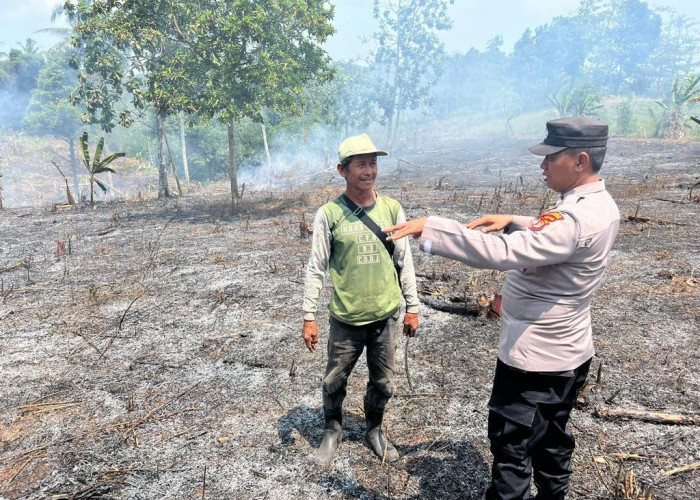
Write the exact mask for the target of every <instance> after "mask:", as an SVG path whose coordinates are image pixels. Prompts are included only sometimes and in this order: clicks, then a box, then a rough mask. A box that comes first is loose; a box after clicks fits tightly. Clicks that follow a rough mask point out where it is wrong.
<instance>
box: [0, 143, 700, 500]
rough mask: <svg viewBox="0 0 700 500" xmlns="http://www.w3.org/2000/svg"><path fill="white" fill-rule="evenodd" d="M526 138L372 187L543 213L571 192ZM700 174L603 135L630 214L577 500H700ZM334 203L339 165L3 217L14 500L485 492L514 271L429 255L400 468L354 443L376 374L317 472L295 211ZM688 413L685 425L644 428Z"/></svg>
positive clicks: (451, 204) (393, 413)
mask: <svg viewBox="0 0 700 500" xmlns="http://www.w3.org/2000/svg"><path fill="white" fill-rule="evenodd" d="M532 143H533V140H527V141H525V140H522V141H511V142H508V143H506V142H488V141H478V142H477V141H474V142H457V141H454V142H447V141H443V142H442V143H441V146H440V147H439V148H423V149H422V150H421V149H419V148H416V150H414V151H413V152H411V153H405V154H404V155H402V156H401V158H396V157H394V158H392V157H390V158H388V159H384V160H381V161H380V176H379V180H378V183H377V187H378V189H379V190H381V191H382V192H384V193H385V194H387V195H389V196H392V197H394V198H397V199H399V200H400V201H401V202H402V203H403V206H404V208H405V211H406V213H407V216H408V217H409V218H414V217H422V216H425V215H428V214H431V215H442V216H448V217H452V218H455V219H458V220H462V221H464V222H467V221H468V220H471V219H473V218H475V217H476V216H477V215H480V214H482V213H489V212H509V213H521V214H537V213H538V212H539V210H540V209H541V208H542V207H545V206H547V205H548V204H549V203H551V202H552V201H553V200H554V198H555V197H554V194H553V193H551V192H548V191H547V190H546V188H545V187H544V186H543V184H542V183H541V182H540V180H539V169H538V167H537V165H538V163H537V157H534V156H533V155H531V154H529V153H528V152H527V146H528V145H530V144H532ZM699 167H700V145H698V143H693V142H666V141H645V140H612V141H611V145H610V148H609V153H608V158H607V160H606V165H605V166H604V167H603V171H602V172H601V173H602V176H603V177H604V178H605V180H606V184H607V186H608V189H609V190H610V191H611V193H612V194H613V196H614V197H615V199H616V200H617V202H618V204H619V206H620V210H621V212H622V214H623V222H622V224H621V230H620V234H619V237H618V239H617V242H616V245H615V247H614V250H613V256H612V261H611V265H610V267H609V268H608V271H607V274H606V276H605V278H604V281H603V284H602V285H601V287H600V289H599V290H598V292H597V296H596V299H595V300H594V303H593V310H592V314H593V327H594V334H595V341H596V348H597V356H596V358H595V360H594V362H593V366H592V370H591V375H590V380H589V384H588V386H587V387H586V389H585V390H584V394H582V396H581V398H580V401H579V405H578V408H577V409H576V410H575V411H574V412H573V414H572V420H571V424H572V426H573V430H574V432H575V434H576V436H577V451H576V453H575V456H574V475H573V478H572V485H571V493H570V495H569V498H571V499H574V500H576V499H610V498H619V499H642V498H657V499H676V500H687V499H691V498H697V491H698V490H700V470H699V469H698V462H699V461H700V425H698V423H700V385H699V384H700V375H699V374H698V370H697V364H698V354H699V352H700V349H699V347H700V338H699V337H698V331H699V327H700V324H699V323H700V321H699V319H700V313H699V312H698V311H700V276H698V274H699V273H700V253H699V252H698V248H699V247H700V238H699V237H698V235H699V234H700V220H699V216H700V203H698V201H699V198H698V195H699V194H700V186H698V185H697V183H698V182H699V181H700V173H699V172H700V169H699ZM693 186H695V187H694V188H693ZM341 190H342V185H341V183H340V178H339V177H338V176H337V175H333V171H332V170H331V169H328V168H326V169H322V170H321V169H319V171H318V173H317V174H315V175H314V176H313V177H312V178H311V179H310V180H309V179H305V182H304V183H298V184H295V185H294V186H293V187H289V188H280V189H277V190H255V186H254V185H253V186H252V187H249V188H248V189H247V190H246V192H245V194H244V199H243V206H242V211H241V213H240V214H239V215H233V216H232V215H228V214H227V208H226V206H227V205H226V200H227V195H226V192H225V190H224V188H222V189H221V190H220V191H208V192H199V193H194V194H190V195H187V196H184V197H181V198H172V199H168V200H165V201H155V200H151V201H129V200H125V201H111V202H104V203H101V204H99V205H98V207H97V208H96V209H95V210H93V209H91V208H89V207H81V208H72V209H65V208H63V207H60V206H59V207H55V206H50V205H44V206H41V207H27V208H12V207H10V208H6V209H5V210H3V211H0V291H1V296H0V498H4V499H88V498H90V499H185V498H187V499H195V498H206V499H237V498H240V499H244V498H245V499H248V498H256V499H262V498H268V499H296V498H307V499H322V498H337V499H350V498H361V499H379V498H382V499H384V498H393V499H417V498H426V499H455V498H464V499H477V498H479V497H480V495H481V493H482V491H483V489H484V488H485V486H486V484H487V482H488V478H489V468H490V460H491V459H490V455H489V451H488V441H487V439H486V415H487V408H486V402H487V400H488V395H489V391H490V385H491V380H492V376H493V371H494V368H495V363H496V353H497V345H498V331H499V322H498V319H494V318H492V317H490V316H489V315H488V314H487V313H486V311H485V310H483V311H482V310H480V308H479V305H478V299H479V297H480V296H484V297H486V298H487V299H488V298H490V297H492V295H493V294H494V293H496V292H497V291H498V289H499V287H500V284H501V283H502V280H503V275H502V274H501V273H495V272H491V271H479V270H473V269H470V268H468V267H466V266H463V265H461V264H458V263H455V262H451V261H447V260H444V259H440V258H438V257H432V256H427V255H425V254H423V253H421V252H420V251H418V250H417V245H416V243H415V242H412V243H411V244H412V245H413V250H414V259H415V262H416V272H417V274H418V287H419V290H420V292H421V299H422V305H421V310H420V317H421V322H422V325H421V328H420V332H419V336H418V337H417V338H415V339H412V340H411V341H410V343H408V344H405V343H404V342H402V343H401V344H400V345H399V352H398V355H397V375H396V395H395V397H394V398H393V399H392V401H391V403H390V407H389V410H388V415H387V418H386V421H385V424H386V431H387V432H388V434H389V435H390V436H391V438H392V439H393V441H394V443H395V444H396V446H397V448H398V449H399V451H400V452H401V454H402V458H401V459H400V460H399V461H398V462H397V463H395V464H391V465H388V464H384V465H382V464H380V463H379V461H378V460H376V459H375V458H374V456H373V455H372V454H371V452H370V451H369V450H368V449H367V448H366V447H365V446H364V445H363V443H362V432H363V425H364V416H363V413H362V396H363V392H364V384H365V382H366V368H365V367H364V366H363V360H361V361H360V363H358V366H357V368H356V370H355V372H354V373H353V375H352V376H351V378H350V383H349V390H348V398H347V399H346V405H345V428H344V433H343V444H342V446H341V448H340V450H339V452H338V455H337V458H336V459H335V461H334V463H333V465H332V466H331V467H330V468H328V469H321V468H318V467H317V466H315V465H314V463H313V461H312V459H311V455H312V452H313V450H314V448H315V447H316V446H318V444H319V443H320V440H321V435H322V420H323V417H322V410H321V394H320V383H321V378H322V374H323V371H324V367H325V361H326V359H325V357H326V355H325V349H324V347H325V341H326V339H327V331H328V324H327V313H326V312H325V308H324V309H323V311H324V312H323V313H322V314H321V315H320V318H319V329H320V341H321V346H320V349H319V350H318V351H317V352H316V353H315V354H311V353H309V352H307V351H306V349H305V348H304V345H303V342H302V341H301V338H300V333H301V321H302V316H301V311H300V308H301V298H302V288H303V277H304V267H305V265H306V261H307V258H308V252H309V248H310V240H309V239H308V237H306V238H305V237H303V236H305V234H304V232H303V231H302V230H300V221H302V220H305V221H307V222H309V223H310V222H311V220H312V219H313V214H314V213H315V211H316V209H317V208H318V207H319V206H320V205H321V204H322V203H325V202H326V201H327V200H329V199H330V198H332V197H334V196H335V195H336V194H338V193H340V192H341ZM329 286H330V280H327V283H326V286H325V288H324V292H323V295H322V303H323V304H324V305H325V304H327V300H328V296H329V291H330V289H329ZM363 358H364V356H363ZM409 376H410V381H411V382H412V390H411V388H410V387H409V382H408V380H409ZM606 409H607V410H638V411H639V412H640V413H639V414H638V415H632V417H631V418H620V417H616V416H614V415H612V416H604V413H605V411H606ZM653 412H655V413H653ZM656 413H661V414H662V415H661V416H659V415H657V414H656ZM664 415H665V416H664ZM672 417H676V419H683V420H684V421H683V422H682V423H680V424H669V423H660V422H652V421H649V420H653V419H656V420H659V419H662V420H663V419H664V418H667V419H670V418H672ZM693 424H695V425H693ZM649 495H651V496H649Z"/></svg>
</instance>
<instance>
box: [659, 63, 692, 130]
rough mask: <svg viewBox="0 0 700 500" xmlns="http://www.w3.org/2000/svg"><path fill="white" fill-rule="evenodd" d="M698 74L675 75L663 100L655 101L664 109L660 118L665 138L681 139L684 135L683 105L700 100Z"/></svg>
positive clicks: (684, 117)
mask: <svg viewBox="0 0 700 500" xmlns="http://www.w3.org/2000/svg"><path fill="white" fill-rule="evenodd" d="M699 83H700V76H694V75H693V74H688V75H686V76H685V77H680V76H678V77H676V78H675V79H674V80H673V83H672V84H671V89H670V90H669V92H668V93H667V94H666V96H665V97H664V100H663V101H656V103H657V104H658V105H659V106H661V107H662V108H663V110H664V114H663V116H662V118H661V120H662V122H661V126H662V127H663V128H665V130H666V133H665V136H666V138H669V139H682V138H684V137H686V132H685V129H684V126H685V125H684V120H686V119H687V117H686V116H685V115H684V110H685V107H686V106H687V105H688V104H690V103H693V102H698V101H700V87H699V86H698V84H699Z"/></svg>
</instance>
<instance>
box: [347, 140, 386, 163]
mask: <svg viewBox="0 0 700 500" xmlns="http://www.w3.org/2000/svg"><path fill="white" fill-rule="evenodd" d="M368 153H376V154H377V156H387V155H388V153H387V152H386V151H382V150H381V149H377V146H375V145H374V143H373V142H372V139H370V138H369V136H368V135H367V134H360V135H353V136H352V137H348V138H347V139H345V140H344V141H343V142H341V143H340V146H339V147H338V161H340V162H341V163H342V162H343V160H344V159H346V158H349V157H350V156H355V155H364V154H368Z"/></svg>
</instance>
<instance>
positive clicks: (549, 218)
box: [528, 212, 564, 231]
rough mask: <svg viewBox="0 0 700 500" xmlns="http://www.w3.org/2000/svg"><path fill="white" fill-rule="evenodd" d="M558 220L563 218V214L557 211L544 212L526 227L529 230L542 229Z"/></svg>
mask: <svg viewBox="0 0 700 500" xmlns="http://www.w3.org/2000/svg"><path fill="white" fill-rule="evenodd" d="M558 220H564V216H563V215H562V214H561V213H559V212H545V213H543V214H542V215H540V218H539V219H538V220H537V222H535V223H534V224H532V225H531V226H530V227H528V229H529V230H530V231H542V230H543V229H544V228H545V227H547V226H548V225H550V224H551V223H553V222H556V221H558Z"/></svg>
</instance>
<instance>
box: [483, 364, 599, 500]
mask: <svg viewBox="0 0 700 500" xmlns="http://www.w3.org/2000/svg"><path fill="white" fill-rule="evenodd" d="M590 365H591V360H590V359H589V360H588V361H586V362H585V363H583V364H582V365H581V366H579V367H578V368H576V369H574V370H567V371H564V372H526V371H523V370H518V369H517V368H513V367H510V366H508V365H506V364H505V363H503V362H502V361H501V360H498V362H497V364H496V375H495V377H494V381H493V391H492V393H491V399H490V400H489V419H488V436H489V440H490V441H491V453H492V454H493V466H492V469H491V485H490V486H489V488H488V489H487V490H486V494H485V498H486V499H487V500H496V499H498V500H522V499H530V498H532V496H531V494H530V480H531V478H532V477H534V480H535V485H536V486H537V497H536V499H537V500H563V499H564V497H565V496H566V493H567V491H568V489H569V477H570V476H571V455H572V453H573V451H574V436H573V435H572V434H571V432H570V431H569V430H568V429H567V426H566V425H567V422H568V421H569V415H570V413H571V410H572V409H573V407H574V405H575V404H576V397H577V395H578V392H579V391H580V390H581V387H583V384H584V382H585V381H586V377H587V376H588V370H589V368H590Z"/></svg>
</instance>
